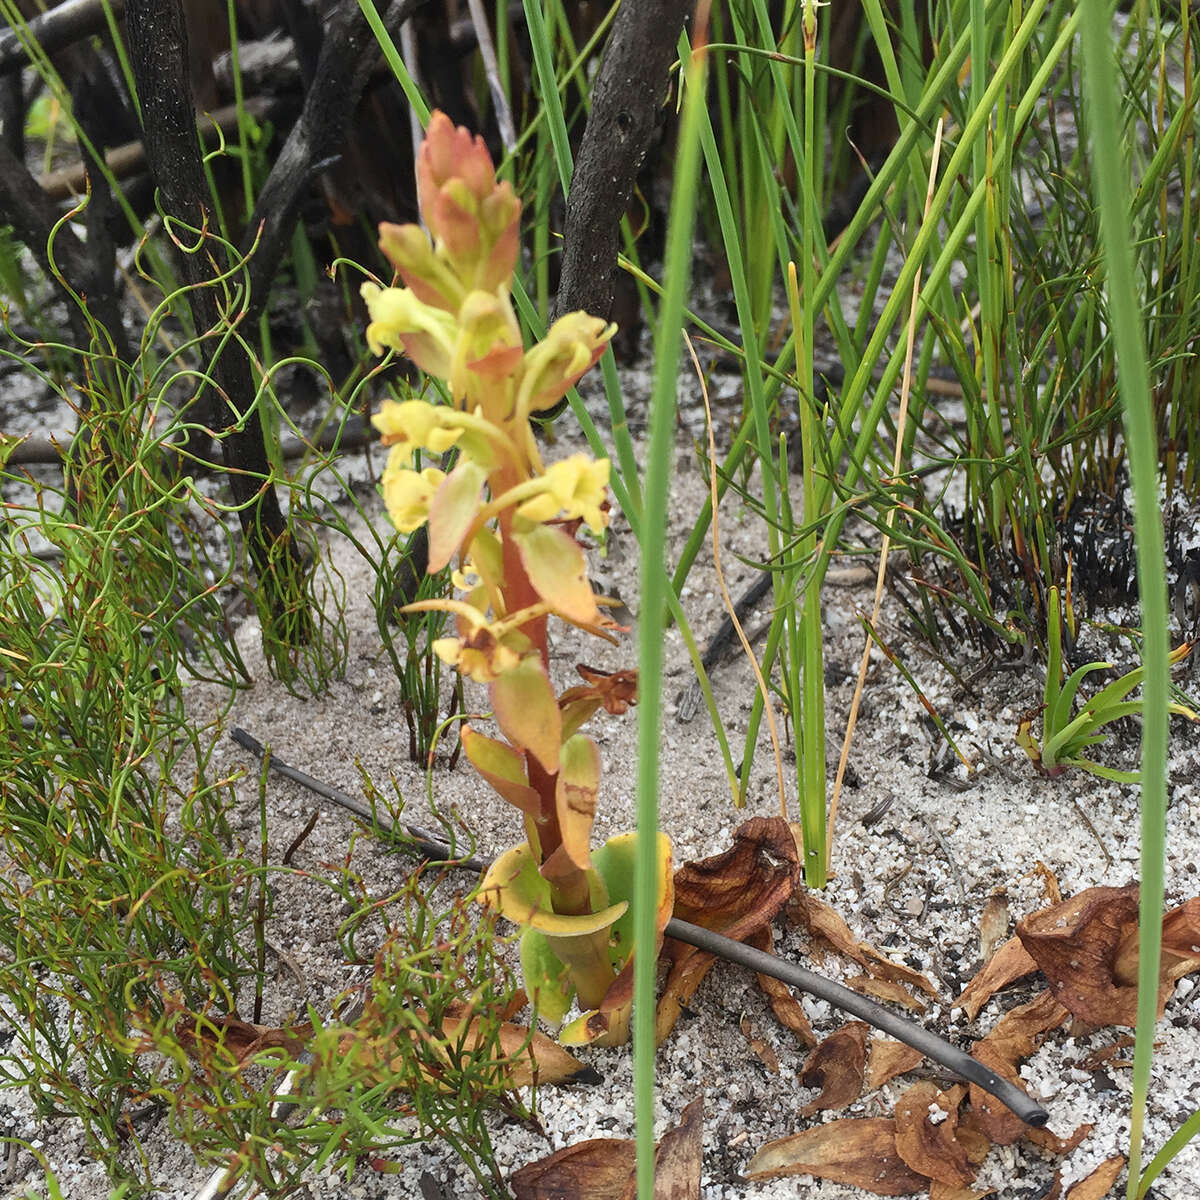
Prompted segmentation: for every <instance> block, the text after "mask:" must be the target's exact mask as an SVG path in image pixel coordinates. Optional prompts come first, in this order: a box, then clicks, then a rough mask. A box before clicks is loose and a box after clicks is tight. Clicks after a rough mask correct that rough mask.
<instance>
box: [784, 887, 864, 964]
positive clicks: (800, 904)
mask: <svg viewBox="0 0 1200 1200" xmlns="http://www.w3.org/2000/svg"><path fill="white" fill-rule="evenodd" d="M788 915H789V916H790V917H791V919H792V920H793V921H795V922H797V923H798V924H801V925H803V926H804V927H805V928H806V929H807V930H808V932H809V934H810V935H811V936H812V937H814V938H817V939H819V940H820V941H823V942H826V943H827V944H828V945H830V946H831V947H833V949H834V950H836V951H837V952H838V953H839V954H844V955H845V956H846V957H847V958H851V959H853V960H854V961H855V962H856V963H858V964H859V966H861V967H865V966H866V965H867V960H866V957H865V956H864V955H863V952H862V951H861V950H860V949H859V945H858V940H857V939H856V938H855V936H854V934H852V933H851V932H850V926H849V925H847V924H846V922H845V921H843V920H842V918H841V916H840V915H839V914H838V912H837V911H836V909H834V908H833V907H832V906H830V905H829V904H828V903H827V902H826V901H824V900H822V899H821V898H820V897H819V896H815V895H813V893H812V892H806V891H798V892H797V893H796V896H795V899H794V900H793V901H792V904H791V905H790V906H789V908H788Z"/></svg>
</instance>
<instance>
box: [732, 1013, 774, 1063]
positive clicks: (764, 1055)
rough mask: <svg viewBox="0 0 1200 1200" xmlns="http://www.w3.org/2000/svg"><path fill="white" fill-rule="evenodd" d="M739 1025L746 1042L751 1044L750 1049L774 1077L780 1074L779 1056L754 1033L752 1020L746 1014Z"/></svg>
mask: <svg viewBox="0 0 1200 1200" xmlns="http://www.w3.org/2000/svg"><path fill="white" fill-rule="evenodd" d="M738 1024H739V1025H740V1026H741V1029H742V1035H743V1036H744V1037H745V1039H746V1041H748V1042H749V1043H750V1049H751V1050H753V1051H754V1053H755V1054H757V1055H758V1057H759V1060H760V1061H761V1062H762V1065H763V1066H764V1067H766V1068H767V1070H768V1071H770V1072H771V1074H772V1075H778V1074H779V1056H778V1055H777V1054H776V1053H775V1051H774V1050H772V1049H771V1047H770V1046H769V1045H768V1044H767V1043H766V1042H765V1041H763V1039H762V1038H761V1037H759V1036H758V1034H757V1033H755V1031H754V1026H753V1025H752V1024H751V1022H750V1018H749V1017H748V1016H746V1014H745V1013H743V1014H742V1019H741V1021H740V1022H738Z"/></svg>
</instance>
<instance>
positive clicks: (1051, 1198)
mask: <svg viewBox="0 0 1200 1200" xmlns="http://www.w3.org/2000/svg"><path fill="white" fill-rule="evenodd" d="M1042 1200H1062V1171H1061V1170H1060V1171H1055V1172H1054V1178H1053V1179H1052V1180H1050V1190H1049V1191H1047V1192H1046V1194H1045V1195H1044V1196H1043V1197H1042Z"/></svg>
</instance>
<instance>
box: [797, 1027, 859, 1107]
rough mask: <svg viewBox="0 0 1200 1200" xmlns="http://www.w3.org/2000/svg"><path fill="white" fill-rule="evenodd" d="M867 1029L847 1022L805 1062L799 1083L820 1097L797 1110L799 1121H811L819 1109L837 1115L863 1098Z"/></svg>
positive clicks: (826, 1039)
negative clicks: (810, 1088) (809, 1119)
mask: <svg viewBox="0 0 1200 1200" xmlns="http://www.w3.org/2000/svg"><path fill="white" fill-rule="evenodd" d="M867 1029H868V1026H867V1025H866V1023H865V1022H863V1021H848V1022H847V1023H846V1024H845V1025H843V1026H842V1027H841V1028H840V1029H835V1030H834V1031H833V1033H831V1034H830V1035H829V1036H828V1037H827V1038H825V1039H824V1040H823V1041H822V1042H821V1044H820V1045H819V1046H818V1047H817V1048H816V1049H815V1050H814V1051H813V1052H812V1053H811V1054H810V1055H809V1056H808V1057H807V1058H806V1059H805V1060H804V1066H803V1067H801V1068H800V1076H799V1080H800V1082H801V1083H802V1084H803V1085H804V1086H805V1087H819V1088H820V1089H821V1093H820V1095H819V1096H817V1097H816V1098H815V1099H813V1100H810V1101H809V1102H808V1103H807V1104H805V1105H802V1106H801V1108H800V1115H801V1116H802V1117H811V1116H812V1115H813V1113H815V1112H820V1111H821V1110H822V1109H831V1110H834V1111H836V1110H837V1109H840V1108H845V1107H846V1106H847V1105H848V1104H853V1103H854V1101H855V1100H857V1099H858V1097H859V1096H860V1095H861V1094H862V1085H863V1071H864V1069H865V1067H866V1063H867Z"/></svg>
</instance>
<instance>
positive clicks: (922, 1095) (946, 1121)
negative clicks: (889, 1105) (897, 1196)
mask: <svg viewBox="0 0 1200 1200" xmlns="http://www.w3.org/2000/svg"><path fill="white" fill-rule="evenodd" d="M962 1096H963V1093H962V1092H961V1090H960V1091H958V1092H957V1093H956V1095H955V1096H950V1095H948V1094H947V1093H945V1092H942V1091H941V1090H940V1089H939V1088H938V1086H937V1084H936V1083H929V1082H922V1083H915V1084H913V1086H912V1087H910V1088H909V1089H908V1090H907V1091H906V1092H905V1093H904V1094H903V1095H902V1096H901V1097H900V1099H899V1100H897V1101H896V1153H897V1154H899V1155H900V1157H901V1158H902V1159H904V1161H905V1162H906V1163H908V1165H909V1166H910V1167H912V1169H913V1170H914V1171H917V1172H918V1173H919V1174H921V1175H925V1176H928V1177H929V1178H930V1179H933V1180H937V1181H939V1182H941V1183H945V1184H950V1185H951V1186H953V1187H956V1188H962V1187H965V1186H966V1185H967V1184H969V1183H970V1182H971V1180H973V1179H974V1178H975V1167H974V1165H972V1163H971V1161H970V1159H968V1158H967V1151H966V1147H964V1146H962V1145H960V1144H959V1141H958V1138H957V1136H956V1133H957V1130H958V1106H959V1103H960V1102H961V1100H962Z"/></svg>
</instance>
